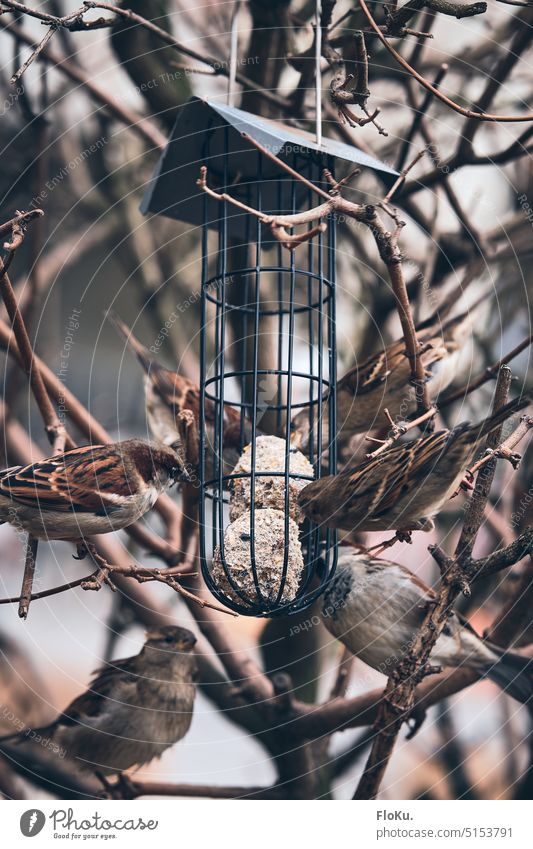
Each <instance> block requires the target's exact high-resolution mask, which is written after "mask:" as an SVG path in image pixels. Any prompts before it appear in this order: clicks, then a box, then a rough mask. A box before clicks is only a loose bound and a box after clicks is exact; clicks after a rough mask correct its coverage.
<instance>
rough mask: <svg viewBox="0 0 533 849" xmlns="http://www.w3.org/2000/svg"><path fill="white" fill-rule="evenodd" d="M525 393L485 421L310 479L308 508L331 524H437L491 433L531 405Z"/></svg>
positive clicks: (304, 499)
mask: <svg viewBox="0 0 533 849" xmlns="http://www.w3.org/2000/svg"><path fill="white" fill-rule="evenodd" d="M530 400H531V399H530V397H529V396H528V395H524V396H522V397H521V398H517V399H515V400H514V401H511V402H509V403H508V404H506V405H505V406H504V407H502V408H501V409H500V410H498V412H497V413H495V414H494V415H492V416H489V417H488V418H487V419H485V420H484V421H482V422H480V423H478V424H475V425H471V424H469V423H468V422H463V423H462V424H460V425H458V426H457V427H454V428H453V430H440V431H437V432H436V433H432V434H431V435H429V436H422V437H420V438H419V439H413V440H411V441H410V442H406V443H403V444H400V445H396V446H393V447H392V448H389V449H387V450H386V451H383V452H382V453H380V454H379V455H378V456H376V457H370V459H368V460H367V461H365V462H364V463H362V464H361V465H359V466H356V467H355V468H347V469H343V470H342V471H341V472H340V473H339V474H338V475H328V476H326V477H323V478H320V479H319V480H316V481H313V482H312V483H310V484H308V485H307V486H306V487H305V488H304V489H303V490H302V491H301V492H300V495H299V498H298V503H299V506H300V508H301V510H302V512H303V513H304V514H305V515H306V516H308V517H309V518H310V519H313V521H315V522H317V523H321V524H324V525H326V526H327V527H333V528H342V529H343V530H348V531H386V530H395V531H399V532H402V531H403V532H405V531H413V530H422V531H430V530H432V528H433V527H434V524H433V516H435V515H436V514H437V513H438V512H439V510H440V509H441V508H442V506H443V504H445V502H446V501H448V499H449V498H451V497H452V495H454V493H455V492H457V489H458V487H459V486H460V484H461V482H462V480H463V476H464V474H465V471H466V470H467V469H468V467H469V465H470V464H471V462H472V460H473V459H474V457H475V455H476V453H477V451H478V449H479V448H480V447H481V445H482V444H483V443H484V441H485V439H486V437H487V436H488V434H489V433H491V432H492V431H493V430H495V429H496V428H498V427H499V426H500V425H501V424H503V422H505V421H506V420H507V419H508V418H509V417H510V416H512V415H514V414H515V413H516V412H518V411H519V410H521V409H522V408H524V407H526V406H527V405H528V404H529V403H530Z"/></svg>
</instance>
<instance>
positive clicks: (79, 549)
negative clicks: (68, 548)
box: [72, 542, 89, 560]
mask: <svg viewBox="0 0 533 849" xmlns="http://www.w3.org/2000/svg"><path fill="white" fill-rule="evenodd" d="M88 553H89V549H88V547H87V543H85V542H78V543H77V544H76V554H73V555H72V558H73V560H85V558H86V557H87V555H88Z"/></svg>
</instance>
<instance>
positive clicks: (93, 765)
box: [0, 625, 196, 774]
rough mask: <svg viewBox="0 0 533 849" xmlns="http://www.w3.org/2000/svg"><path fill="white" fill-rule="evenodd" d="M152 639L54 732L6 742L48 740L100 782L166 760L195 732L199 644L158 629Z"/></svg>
mask: <svg viewBox="0 0 533 849" xmlns="http://www.w3.org/2000/svg"><path fill="white" fill-rule="evenodd" d="M146 636H147V640H146V642H145V644H144V646H143V647H142V649H141V651H140V652H139V654H137V655H135V656H134V657H128V658H126V659H125V660H116V661H113V662H112V663H109V664H108V665H106V666H105V667H103V668H102V669H100V670H98V672H97V674H96V677H95V678H94V680H93V681H92V682H91V685H90V687H89V689H88V690H86V692H85V693H83V694H82V695H81V696H78V698H76V699H74V701H73V702H72V703H71V704H70V705H69V706H68V707H67V708H66V709H65V710H64V711H63V713H61V714H60V715H59V716H58V717H57V719H56V720H55V721H54V722H52V723H50V725H46V726H44V727H42V728H37V729H27V730H25V731H21V732H20V733H18V734H16V735H15V734H12V735H9V736H5V737H2V738H0V741H1V740H6V741H7V740H15V741H16V742H20V743H22V742H25V741H28V742H30V741H38V742H42V740H43V739H46V738H48V740H49V741H50V743H51V744H53V745H54V746H57V747H58V749H59V750H60V751H62V752H63V753H64V754H65V755H66V757H68V758H69V759H71V760H76V761H77V762H78V765H79V766H80V768H82V769H85V770H91V771H94V772H100V773H102V774H114V773H118V772H122V771H123V770H126V769H129V768H130V767H133V766H141V765H142V764H146V763H148V762H149V761H151V760H152V759H153V758H158V757H161V755H162V754H163V752H164V751H165V749H168V748H169V747H170V746H173V745H174V743H177V742H178V740H181V739H182V737H184V736H185V734H186V733H187V731H188V730H189V727H190V724H191V720H192V713H193V706H194V697H195V689H196V688H195V684H194V677H195V672H196V660H195V657H194V653H193V648H194V645H195V643H196V637H195V636H194V634H192V633H191V631H188V630H187V629H186V628H179V627H175V626H173V625H169V626H165V627H162V628H155V629H153V630H151V631H149V632H148V633H147V635H146ZM0 745H1V744H0ZM50 748H51V746H50Z"/></svg>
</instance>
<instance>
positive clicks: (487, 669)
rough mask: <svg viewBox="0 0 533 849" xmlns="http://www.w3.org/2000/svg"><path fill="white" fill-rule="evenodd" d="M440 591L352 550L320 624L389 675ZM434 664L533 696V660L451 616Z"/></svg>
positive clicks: (520, 696)
mask: <svg viewBox="0 0 533 849" xmlns="http://www.w3.org/2000/svg"><path fill="white" fill-rule="evenodd" d="M435 599H436V593H435V592H434V591H433V590H432V589H431V588H430V587H428V586H426V584H425V583H424V582H423V581H421V580H420V578H418V577H417V576H416V575H413V573H412V572H410V571H409V569H406V568H405V566H401V565H400V564H399V563H393V562H391V561H389V560H382V559H378V558H375V557H371V556H369V555H358V554H356V553H354V551H353V549H352V550H349V551H345V552H343V553H342V554H340V555H339V559H338V565H337V571H336V573H335V576H334V577H333V578H332V580H331V582H330V584H329V586H328V588H327V590H326V592H325V594H324V598H323V605H322V621H323V623H324V625H325V627H326V628H327V630H328V631H329V633H330V634H332V635H333V636H334V637H336V638H337V639H338V640H340V641H341V643H343V645H345V646H346V648H348V649H349V650H350V651H351V652H353V654H354V655H357V657H359V658H361V660H363V661H364V662H365V663H367V664H368V665H369V666H371V667H373V669H377V670H378V671H379V672H383V673H384V674H385V675H389V674H390V672H391V671H392V670H393V669H394V668H395V667H396V666H397V664H398V663H400V661H401V660H402V659H403V658H404V657H405V655H406V654H407V653H408V651H409V648H410V646H411V645H412V642H413V640H414V638H415V636H416V633H417V631H418V630H419V629H420V626H421V625H422V622H423V620H424V618H425V615H426V613H427V610H428V608H429V606H430V605H431V604H432V603H434V601H435ZM430 661H431V663H432V664H435V665H436V666H441V667H445V666H450V667H466V668H467V669H474V670H476V671H477V672H479V673H480V674H481V675H482V676H486V677H488V678H490V679H491V680H492V681H494V682H495V683H496V684H498V685H499V686H500V687H501V688H502V689H503V690H505V692H507V693H508V694H509V695H511V696H513V698H515V699H517V700H518V701H520V702H524V703H525V702H527V701H528V700H529V699H530V698H531V697H532V696H533V660H531V659H530V658H528V657H522V656H521V655H519V654H516V653H515V652H506V651H504V650H503V649H501V648H499V647H497V646H495V645H493V644H491V643H489V642H486V641H485V640H483V639H481V637H479V636H478V634H476V632H475V631H474V630H473V629H472V628H471V627H470V625H468V624H467V623H466V622H465V621H463V620H462V619H461V618H460V616H459V615H458V614H457V613H453V614H452V615H451V617H450V619H449V621H448V623H447V625H446V627H445V628H444V630H443V632H442V634H441V635H440V637H439V638H438V640H437V642H436V644H435V646H434V648H433V651H432V652H431V657H430Z"/></svg>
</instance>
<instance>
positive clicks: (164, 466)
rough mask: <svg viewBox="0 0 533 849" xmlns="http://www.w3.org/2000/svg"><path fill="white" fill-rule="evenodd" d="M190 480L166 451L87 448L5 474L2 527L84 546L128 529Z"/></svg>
mask: <svg viewBox="0 0 533 849" xmlns="http://www.w3.org/2000/svg"><path fill="white" fill-rule="evenodd" d="M188 479H189V476H188V473H187V471H186V469H185V465H184V461H183V459H182V457H180V455H179V454H178V453H177V452H176V451H174V450H173V449H172V448H169V447H167V446H165V445H155V444H154V443H150V442H146V441H144V440H142V439H127V440H126V441H124V442H112V443H110V444H108V445H85V446H83V447H82V448H74V449H72V450H71V451H66V452H65V453H64V454H59V455H57V456H56V457H49V458H48V459H46V460H41V461H40V462H38V463H32V464H30V465H28V466H12V467H11V468H9V469H5V470H4V471H2V472H0V523H3V522H9V523H10V524H12V525H14V526H15V527H18V528H23V529H24V530H25V531H28V533H29V534H31V536H33V537H36V538H37V539H62V540H82V539H84V538H85V537H86V536H90V535H91V534H105V533H109V532H110V531H117V530H120V529H121V528H126V527H128V525H131V524H133V523H134V522H136V521H137V519H140V518H141V516H143V515H144V514H145V513H146V512H147V511H148V510H150V509H151V508H152V507H153V505H154V503H155V502H156V500H157V498H158V497H159V496H160V495H161V493H163V492H165V491H166V490H167V489H169V488H170V487H171V486H172V485H173V484H175V483H177V482H178V481H186V480H188Z"/></svg>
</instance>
